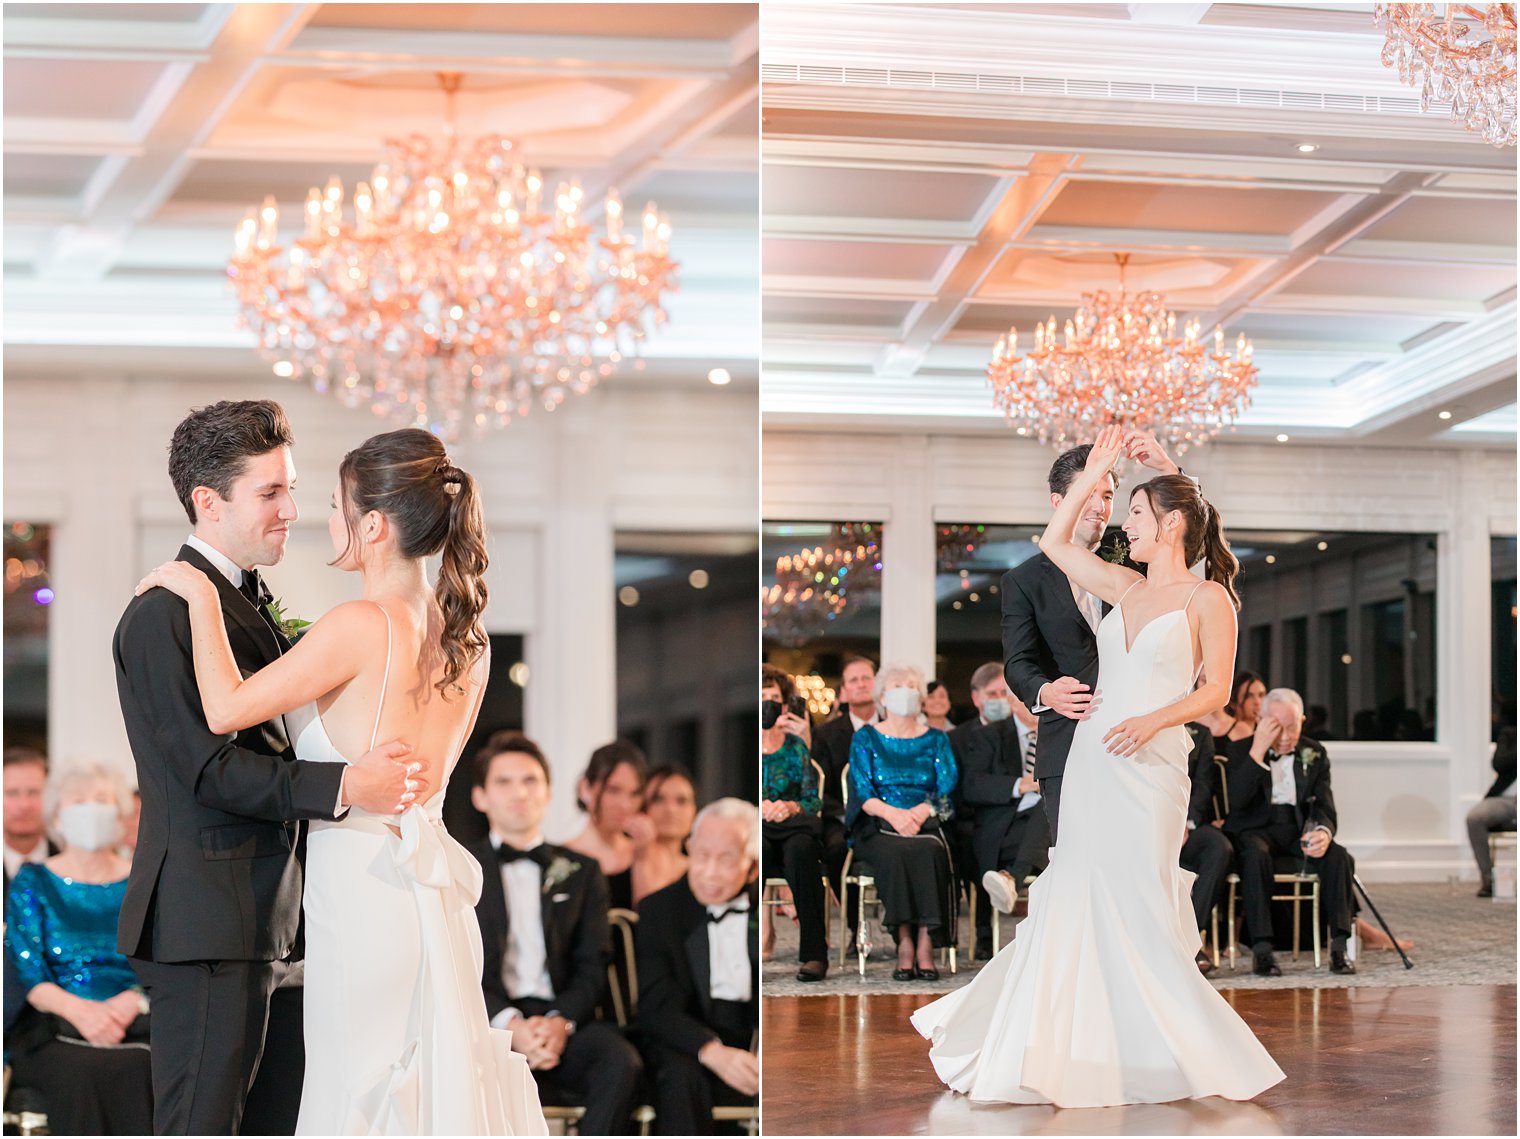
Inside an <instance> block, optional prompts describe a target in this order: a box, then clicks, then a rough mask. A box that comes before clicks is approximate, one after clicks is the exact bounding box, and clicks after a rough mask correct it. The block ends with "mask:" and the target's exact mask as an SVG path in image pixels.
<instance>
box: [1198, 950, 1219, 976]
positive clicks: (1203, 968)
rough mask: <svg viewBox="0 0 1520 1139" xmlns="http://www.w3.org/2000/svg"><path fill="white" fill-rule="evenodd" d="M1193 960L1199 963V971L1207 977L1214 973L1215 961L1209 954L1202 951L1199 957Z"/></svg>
mask: <svg viewBox="0 0 1520 1139" xmlns="http://www.w3.org/2000/svg"><path fill="white" fill-rule="evenodd" d="M1193 960H1194V961H1196V962H1197V963H1198V971H1199V972H1200V973H1202V974H1203V975H1204V976H1205V977H1207V976H1208V975H1209V974H1210V973H1212V972H1213V971H1214V959H1213V958H1212V957H1210V956H1209V955H1208V954H1207V953H1204V952H1202V951H1200V952H1199V954H1198V956H1197V957H1195V958H1193Z"/></svg>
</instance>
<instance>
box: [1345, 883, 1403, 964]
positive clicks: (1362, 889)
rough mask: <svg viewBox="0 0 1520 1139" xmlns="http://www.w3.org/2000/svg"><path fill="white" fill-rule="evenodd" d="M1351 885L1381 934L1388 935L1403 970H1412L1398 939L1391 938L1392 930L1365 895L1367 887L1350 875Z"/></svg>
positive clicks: (1369, 897)
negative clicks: (1359, 894)
mask: <svg viewBox="0 0 1520 1139" xmlns="http://www.w3.org/2000/svg"><path fill="white" fill-rule="evenodd" d="M1351 884H1352V885H1354V886H1355V887H1356V888H1357V890H1358V891H1359V892H1360V893H1361V895H1362V901H1364V902H1366V903H1367V908H1368V909H1369V910H1371V911H1372V916H1373V917H1375V918H1377V921H1378V925H1380V926H1382V927H1383V932H1384V933H1386V934H1387V935H1388V940H1389V941H1391V942H1393V947H1394V948H1395V949H1397V950H1398V951H1399V956H1400V957H1401V958H1403V960H1404V968H1406V969H1413V968H1414V962H1413V961H1411V960H1410V959H1409V955H1408V954H1406V953H1405V952H1404V947H1403V946H1402V945H1400V944H1399V939H1398V938H1396V937H1394V936H1393V930H1391V929H1389V928H1388V923H1387V922H1385V921H1384V920H1383V915H1382V914H1380V913H1378V908H1377V906H1375V905H1373V903H1372V897H1371V896H1370V895H1369V894H1368V893H1367V887H1366V886H1363V885H1362V880H1361V878H1359V877H1358V876H1357V875H1355V874H1353V875H1351Z"/></svg>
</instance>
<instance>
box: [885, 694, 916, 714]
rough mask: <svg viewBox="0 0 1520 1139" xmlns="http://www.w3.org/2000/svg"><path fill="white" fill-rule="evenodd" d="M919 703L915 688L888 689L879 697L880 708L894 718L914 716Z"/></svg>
mask: <svg viewBox="0 0 1520 1139" xmlns="http://www.w3.org/2000/svg"><path fill="white" fill-rule="evenodd" d="M920 703H922V699H921V697H920V696H919V695H918V689H916V688H889V689H887V690H886V691H885V692H883V693H882V695H881V706H882V707H883V708H885V709H886V710H887V711H888V712H890V713H892V715H894V716H916V715H918V706H919V704H920Z"/></svg>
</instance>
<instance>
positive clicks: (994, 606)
mask: <svg viewBox="0 0 1520 1139" xmlns="http://www.w3.org/2000/svg"><path fill="white" fill-rule="evenodd" d="M1044 531H1045V527H1043V526H984V525H979V524H974V523H967V524H940V525H938V526H936V527H935V528H934V539H935V557H936V559H937V562H938V564H937V569H936V573H935V578H934V605H935V622H936V624H935V628H936V635H935V640H936V648H935V652H936V658H935V672H936V673H937V674H938V677H937V679H939V680H941V681H943V682H944V684H945V685H946V687H947V688H949V690H950V700H951V709H950V719H951V721H952V722H953V723H961V722H963V721H965V720H969V719H971V718H972V717H974V716H975V715H976V708H975V706H974V705H973V704H972V703H971V674H972V673H973V672H975V671H976V670H977V668H978V667H980V666H981V665H983V664H985V663H987V662H988V661H1001V660H1002V659H1003V630H1002V616H1003V603H1002V597H1001V595H1000V593H999V590H1000V589H1001V585H1000V583H1001V582H1002V580H1003V575H1004V574H1005V573H1007V572H1008V571H1009V570H1011V569H1013V568H1014V567H1015V566H1017V565H1020V564H1022V563H1023V562H1025V561H1028V560H1029V559H1030V558H1032V557H1035V556H1036V555H1038V554H1039V552H1040V547H1039V545H1038V542H1039V538H1040V535H1041V534H1042V533H1044Z"/></svg>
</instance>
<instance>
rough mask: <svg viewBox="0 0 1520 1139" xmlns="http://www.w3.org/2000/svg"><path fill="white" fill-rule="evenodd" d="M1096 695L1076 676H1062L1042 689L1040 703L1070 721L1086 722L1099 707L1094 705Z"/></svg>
mask: <svg viewBox="0 0 1520 1139" xmlns="http://www.w3.org/2000/svg"><path fill="white" fill-rule="evenodd" d="M1096 695H1097V694H1096V693H1095V692H1093V691H1092V690H1091V689H1089V688H1088V687H1087V685H1085V684H1083V683H1082V682H1081V681H1080V680H1078V679H1077V678H1076V677H1075V676H1062V677H1058V678H1057V679H1055V680H1051V681H1048V682H1046V683H1045V684H1044V685H1043V686H1042V687H1041V688H1040V692H1039V702H1040V703H1041V704H1043V705H1045V707H1047V708H1052V709H1054V710H1055V711H1057V712H1059V713H1061V715H1063V716H1065V717H1066V718H1067V719H1068V720H1085V719H1087V717H1088V716H1090V715H1092V710H1093V708H1095V707H1096V706H1097V705H1095V704H1094V703H1093V699H1094V697H1095V696H1096Z"/></svg>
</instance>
